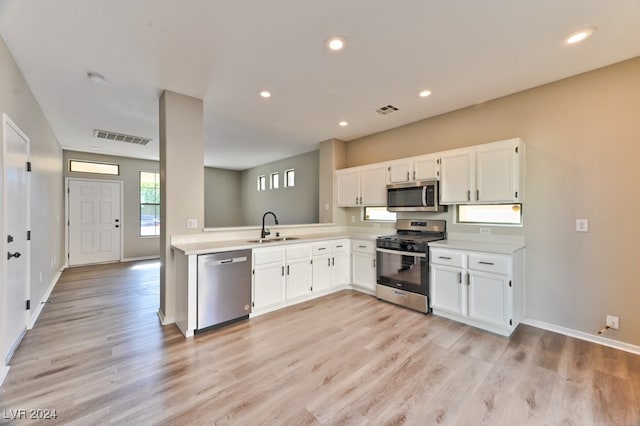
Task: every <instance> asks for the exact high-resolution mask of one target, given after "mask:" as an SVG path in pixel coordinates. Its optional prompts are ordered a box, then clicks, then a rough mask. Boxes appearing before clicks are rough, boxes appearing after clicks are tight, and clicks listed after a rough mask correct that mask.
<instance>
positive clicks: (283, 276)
mask: <svg viewBox="0 0 640 426" xmlns="http://www.w3.org/2000/svg"><path fill="white" fill-rule="evenodd" d="M282 276H283V277H284V266H283V267H282Z"/></svg>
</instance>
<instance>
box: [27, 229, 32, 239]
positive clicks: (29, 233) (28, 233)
mask: <svg viewBox="0 0 640 426" xmlns="http://www.w3.org/2000/svg"><path fill="white" fill-rule="evenodd" d="M27 241H31V231H27Z"/></svg>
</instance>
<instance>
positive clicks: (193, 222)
mask: <svg viewBox="0 0 640 426" xmlns="http://www.w3.org/2000/svg"><path fill="white" fill-rule="evenodd" d="M197 227H198V219H187V228H188V229H196V228H197Z"/></svg>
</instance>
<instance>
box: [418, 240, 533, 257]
mask: <svg viewBox="0 0 640 426" xmlns="http://www.w3.org/2000/svg"><path fill="white" fill-rule="evenodd" d="M429 247H433V248H444V249H454V250H471V251H483V252H488V253H498V254H513V253H515V252H517V251H518V250H522V249H523V248H525V245H524V242H520V241H513V242H507V241H501V242H489V241H471V240H441V241H433V242H430V243H429Z"/></svg>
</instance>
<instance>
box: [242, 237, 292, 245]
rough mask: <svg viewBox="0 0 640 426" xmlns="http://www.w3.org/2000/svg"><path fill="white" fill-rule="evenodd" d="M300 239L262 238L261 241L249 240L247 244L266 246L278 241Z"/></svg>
mask: <svg viewBox="0 0 640 426" xmlns="http://www.w3.org/2000/svg"><path fill="white" fill-rule="evenodd" d="M299 239H300V238H297V237H276V238H260V239H259V240H249V241H247V242H249V243H258V244H265V243H275V242H278V241H289V240H299Z"/></svg>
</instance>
